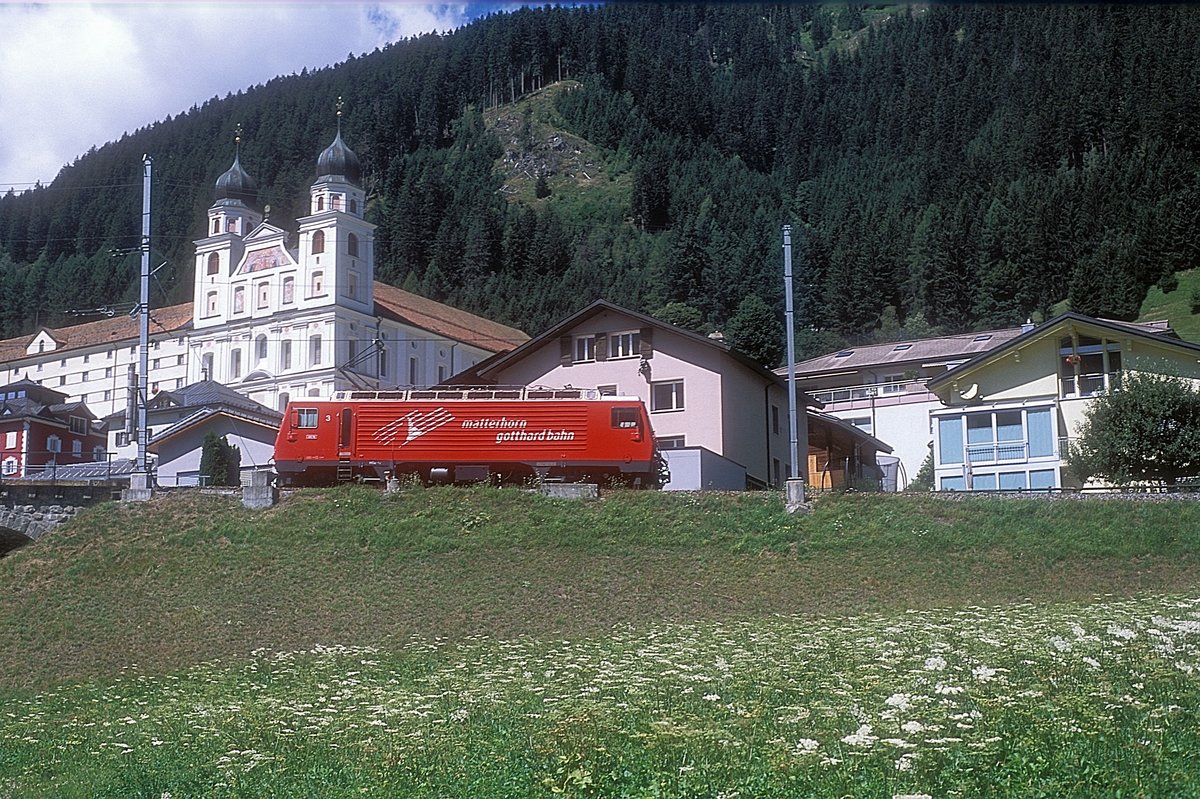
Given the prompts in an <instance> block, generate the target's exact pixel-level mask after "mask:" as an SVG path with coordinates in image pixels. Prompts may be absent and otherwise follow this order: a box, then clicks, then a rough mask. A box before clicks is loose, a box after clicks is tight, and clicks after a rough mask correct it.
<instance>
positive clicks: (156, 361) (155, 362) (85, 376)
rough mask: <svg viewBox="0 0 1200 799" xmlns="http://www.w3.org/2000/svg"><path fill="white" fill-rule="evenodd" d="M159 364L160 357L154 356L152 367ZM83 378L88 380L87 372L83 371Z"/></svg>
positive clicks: (156, 366) (154, 367) (155, 367)
mask: <svg viewBox="0 0 1200 799" xmlns="http://www.w3.org/2000/svg"><path fill="white" fill-rule="evenodd" d="M158 365H159V359H158V358H154V359H153V360H151V361H150V368H151V369H157V368H158ZM83 379H84V380H87V372H84V373H83Z"/></svg>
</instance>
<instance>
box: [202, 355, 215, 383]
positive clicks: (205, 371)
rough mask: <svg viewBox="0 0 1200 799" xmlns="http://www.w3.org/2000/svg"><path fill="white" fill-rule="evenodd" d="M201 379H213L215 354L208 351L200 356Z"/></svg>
mask: <svg viewBox="0 0 1200 799" xmlns="http://www.w3.org/2000/svg"><path fill="white" fill-rule="evenodd" d="M200 379H201V380H213V379H215V378H214V377H213V354H212V353H211V352H206V353H204V354H203V355H201V356H200Z"/></svg>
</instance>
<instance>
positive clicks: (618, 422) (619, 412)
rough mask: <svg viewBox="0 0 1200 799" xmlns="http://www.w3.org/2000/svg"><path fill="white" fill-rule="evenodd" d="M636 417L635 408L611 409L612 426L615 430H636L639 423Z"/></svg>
mask: <svg viewBox="0 0 1200 799" xmlns="http://www.w3.org/2000/svg"><path fill="white" fill-rule="evenodd" d="M638 415H639V414H638V409H637V408H613V409H612V426H613V427H616V428H635V429H636V428H637V426H638V421H639V420H638Z"/></svg>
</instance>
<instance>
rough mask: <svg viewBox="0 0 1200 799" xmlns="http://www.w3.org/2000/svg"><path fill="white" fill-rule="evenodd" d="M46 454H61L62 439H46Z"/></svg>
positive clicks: (55, 437) (56, 437)
mask: <svg viewBox="0 0 1200 799" xmlns="http://www.w3.org/2000/svg"><path fill="white" fill-rule="evenodd" d="M46 451H47V452H62V439H61V438H59V437H58V436H50V437H49V438H47V439H46Z"/></svg>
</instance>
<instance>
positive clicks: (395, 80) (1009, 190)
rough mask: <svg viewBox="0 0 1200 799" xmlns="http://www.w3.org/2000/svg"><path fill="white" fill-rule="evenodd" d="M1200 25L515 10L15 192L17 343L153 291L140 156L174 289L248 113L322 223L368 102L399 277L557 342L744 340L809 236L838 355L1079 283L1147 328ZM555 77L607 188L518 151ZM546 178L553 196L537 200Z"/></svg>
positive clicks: (297, 194) (379, 215)
mask: <svg viewBox="0 0 1200 799" xmlns="http://www.w3.org/2000/svg"><path fill="white" fill-rule="evenodd" d="M1197 41H1200V10H1196V9H1194V8H1190V7H1153V8H1147V7H1138V8H1120V7H1104V6H1080V7H1059V6H979V5H969V6H962V7H952V6H940V5H934V6H929V7H924V6H922V7H912V8H904V7H866V6H837V7H834V6H812V5H776V6H761V5H759V6H751V5H741V4H721V5H712V6H667V5H657V4H655V5H631V4H614V5H611V6H605V7H602V8H595V9H588V8H574V9H549V8H546V9H540V10H523V11H519V12H516V13H513V14H508V15H496V16H492V17H488V18H487V19H483V20H480V21H478V22H476V23H474V24H472V25H470V26H467V27H465V28H463V29H461V30H459V31H457V32H455V33H452V34H447V35H428V36H423V37H420V38H417V39H414V40H409V41H406V42H403V43H399V44H396V45H393V46H391V47H388V48H387V49H385V50H382V51H377V52H375V53H372V54H370V55H366V56H362V57H358V58H351V59H349V60H348V61H347V62H345V63H343V64H341V65H339V66H337V67H336V68H330V69H326V70H321V71H317V72H313V73H306V74H301V75H294V76H289V77H282V78H278V79H276V80H273V81H271V82H269V83H267V84H266V85H264V86H257V87H253V88H251V89H248V90H246V91H244V92H239V93H238V94H236V95H232V96H228V97H226V98H224V99H215V98H214V99H212V100H210V101H208V102H206V103H204V104H203V105H202V106H199V107H195V108H193V109H192V110H191V111H189V112H188V113H186V114H183V115H181V116H179V117H177V118H174V119H166V120H163V121H162V122H160V123H157V124H155V125H153V126H151V127H150V128H148V129H144V130H140V131H138V132H136V133H134V134H131V135H128V136H126V137H125V138H123V139H122V140H121V141H119V142H115V143H110V144H107V145H104V146H103V147H99V148H98V149H95V150H93V151H92V152H89V153H88V154H86V155H84V156H82V157H80V158H79V159H78V160H77V161H76V163H74V164H73V165H71V166H69V167H67V168H66V169H64V170H63V171H62V172H61V173H60V175H59V176H58V177H57V179H56V180H55V181H54V183H53V184H52V185H51V186H48V187H42V188H39V189H37V190H34V191H31V192H28V193H26V194H23V195H19V196H18V195H12V194H10V195H9V196H6V197H4V198H0V297H2V298H3V300H2V301H0V334H3V335H6V336H11V335H16V334H18V333H21V332H26V331H28V330H30V329H31V328H32V327H33V325H34V324H35V323H37V322H41V323H43V324H44V323H47V322H50V323H54V324H60V323H62V318H61V317H60V316H58V315H57V314H59V313H60V312H61V311H63V310H65V309H69V308H78V307H91V306H95V305H96V304H97V302H113V301H117V300H120V299H122V298H125V299H128V298H130V297H131V290H132V284H133V281H134V276H135V272H136V267H135V265H134V263H133V259H132V258H129V257H127V258H125V259H120V258H112V257H111V256H110V254H109V251H110V249H111V248H113V247H121V246H130V245H132V244H136V242H137V236H138V233H139V232H140V222H139V214H140V208H141V204H140V192H141V181H140V175H141V166H140V164H141V155H142V153H150V154H151V155H152V156H153V157H154V159H155V160H154V170H155V178H156V185H155V192H156V194H155V203H154V212H155V230H154V234H155V248H156V250H157V253H158V255H160V256H161V260H164V261H166V262H167V263H168V266H167V267H165V268H164V269H163V270H162V271H161V272H160V273H159V274H160V278H161V282H162V284H163V285H162V292H161V293H160V294H159V295H158V300H160V301H161V300H164V299H170V300H173V301H179V300H183V299H186V298H187V297H188V294H189V292H190V282H189V280H190V269H191V261H190V253H191V241H192V239H194V238H198V237H199V236H201V235H203V220H204V209H205V208H206V207H207V205H208V204H209V202H210V200H211V187H212V183H213V181H214V180H215V179H216V177H217V175H219V174H220V173H221V172H223V171H224V170H225V169H226V168H227V167H228V166H229V163H230V162H231V160H232V155H233V152H232V144H231V139H232V132H233V129H234V127H235V124H237V123H240V124H241V125H242V127H243V128H244V131H245V132H244V137H243V144H242V156H241V160H242V164H243V165H244V166H245V167H246V168H247V170H248V171H249V172H250V173H251V174H252V175H253V176H254V178H255V179H256V180H257V181H258V183H259V185H260V187H261V189H262V196H263V199H264V202H267V203H270V205H271V208H272V210H271V220H272V221H273V222H275V223H276V224H280V225H283V226H293V225H294V222H293V220H294V218H295V217H296V216H297V214H298V213H299V212H300V209H301V203H302V201H303V200H304V199H305V198H306V196H307V193H306V189H307V186H308V184H309V182H311V180H312V178H313V171H312V170H313V165H314V162H315V158H316V155H317V154H318V153H319V152H320V151H321V149H322V148H324V147H325V145H327V144H328V143H329V141H330V140H331V139H332V137H333V130H334V116H333V108H334V104H335V101H336V98H337V97H338V96H341V97H343V98H344V99H345V105H346V116H345V118H344V122H343V130H344V131H345V135H346V139H347V141H348V142H349V143H350V145H351V146H352V147H353V148H354V149H355V150H356V151H357V152H358V154H359V155H360V157H361V158H362V161H363V167H364V173H365V180H366V182H367V189H368V192H369V195H370V198H371V200H370V208H369V213H370V215H371V219H372V221H374V222H375V223H377V224H378V225H379V229H378V231H377V238H378V248H377V252H378V265H377V276H378V277H379V278H380V279H382V280H385V281H388V282H392V283H396V284H397V285H405V286H406V287H408V288H412V289H415V290H418V291H421V292H422V293H425V294H427V295H429V296H432V297H435V298H437V299H445V300H448V301H450V302H452V303H454V304H456V305H459V306H462V307H464V308H467V309H470V310H473V311H477V312H480V313H483V314H486V315H488V316H491V317H494V318H496V319H497V320H499V321H503V322H506V323H510V324H515V325H518V326H520V327H523V328H525V329H526V330H528V331H530V332H537V331H539V330H541V329H542V328H543V327H544V326H545V325H547V324H548V323H550V322H551V321H553V320H555V319H558V318H560V317H562V316H564V315H565V314H567V313H569V312H571V311H574V310H576V309H578V308H579V307H581V306H583V305H584V304H586V303H588V302H590V301H591V300H593V299H595V298H597V297H600V296H603V297H606V298H608V299H610V300H612V301H614V302H618V303H621V304H624V305H628V306H630V307H633V308H636V309H640V310H645V311H648V312H651V313H653V312H656V311H659V310H660V309H662V308H664V307H665V306H668V305H670V304H674V305H672V306H671V309H670V311H669V312H668V314H667V315H668V316H670V317H671V318H674V319H678V320H684V321H689V322H690V323H691V324H694V325H696V326H699V327H709V328H727V327H728V328H730V329H733V330H738V329H745V328H746V325H745V324H744V323H745V321H746V320H747V319H748V318H754V315H755V308H756V307H759V308H761V305H762V303H760V302H759V300H761V301H763V302H765V303H766V305H767V306H768V307H769V308H770V309H771V311H773V312H774V313H776V314H782V295H783V286H782V279H781V274H780V273H781V265H782V258H781V256H780V226H781V225H782V224H783V223H790V224H792V225H793V230H794V232H795V236H794V238H795V240H796V244H797V249H796V253H795V256H796V264H797V270H796V271H797V275H798V282H799V284H800V285H798V291H797V296H798V298H799V302H800V306H801V307H800V311H799V322H800V324H801V325H802V326H803V327H804V328H805V329H809V328H811V329H814V330H818V331H823V332H822V333H819V334H808V335H806V336H805V337H803V338H804V342H805V343H806V344H807V345H808V346H811V347H820V346H823V345H824V344H827V343H829V342H831V341H836V338H835V337H836V336H847V337H856V336H861V335H868V334H870V333H871V332H872V331H873V330H876V329H878V328H880V327H882V328H883V329H884V330H886V331H887V332H889V333H895V332H896V330H897V328H898V326H900V325H903V326H904V327H905V328H906V329H907V330H909V331H910V332H913V333H917V332H928V331H929V330H930V329H931V326H932V327H934V328H939V327H940V328H943V329H960V328H966V327H972V326H994V325H1002V324H1009V323H1014V322H1018V321H1023V320H1024V318H1025V317H1026V316H1028V315H1031V314H1038V313H1045V312H1047V311H1048V309H1049V307H1050V306H1051V305H1052V304H1053V303H1055V302H1057V301H1060V300H1064V299H1066V300H1069V302H1070V305H1071V307H1072V308H1073V309H1075V310H1078V311H1081V312H1083V313H1088V314H1099V315H1105V316H1112V317H1117V318H1126V319H1127V318H1132V317H1133V316H1135V315H1136V313H1137V311H1138V308H1139V305H1140V303H1141V301H1142V299H1143V297H1144V296H1145V294H1146V290H1147V288H1148V287H1149V286H1152V285H1154V284H1155V283H1157V282H1158V281H1159V280H1160V279H1161V278H1163V277H1164V276H1167V275H1171V274H1173V273H1174V272H1176V271H1178V270H1182V269H1186V268H1189V267H1193V266H1196V265H1198V263H1200V258H1198V255H1200V239H1198V238H1197V234H1196V232H1195V231H1196V230H1197V228H1198V227H1200V86H1198V85H1197V81H1196V76H1197V75H1200V48H1197V47H1196V45H1195V43H1196V42H1197ZM560 81H564V83H560V84H559V86H558V87H557V89H558V90H556V91H554V92H553V93H549V92H542V90H544V89H545V88H546V87H548V86H550V85H551V84H554V83H559V82H560ZM565 81H572V82H571V83H569V84H568V83H565ZM550 94H552V101H551V102H549V103H543V105H542V106H541V107H540V109H539V111H538V112H537V116H536V120H535V118H534V115H533V114H532V112H530V111H525V112H524V122H525V124H526V128H525V131H526V133H527V134H528V136H529V138H530V144H529V146H530V148H531V149H534V150H536V149H537V148H538V147H542V148H545V147H546V146H547V145H546V142H545V141H541V140H539V141H534V139H537V138H538V137H539V136H540V137H542V138H544V136H545V135H548V134H547V131H552V130H554V129H557V130H559V131H561V136H560V139H561V138H565V139H567V140H569V141H570V142H574V143H576V144H579V146H584V145H586V147H588V148H592V150H594V152H595V153H596V154H597V156H596V158H597V159H598V162H597V164H596V165H595V166H596V169H595V170H594V171H585V172H584V174H583V177H580V175H579V174H578V173H577V172H576V173H573V174H572V175H570V176H568V175H565V174H563V173H562V171H561V169H560V168H559V167H556V166H555V162H554V161H553V160H550V161H546V160H539V159H533V160H531V161H530V162H529V163H525V164H522V165H514V163H513V159H512V158H511V157H508V156H507V155H506V145H505V142H506V141H509V142H510V141H511V140H512V139H513V136H514V135H517V136H520V135H524V134H522V131H521V130H517V131H516V133H515V134H514V132H513V129H511V126H510V128H508V129H503V130H501V129H500V128H497V127H495V126H494V125H495V121H496V113H495V112H496V110H497V109H498V108H500V109H502V108H505V107H508V106H509V105H510V104H513V103H519V102H522V101H523V100H522V98H524V101H523V102H529V101H530V100H531V99H532V98H534V97H537V96H542V97H545V96H547V95H550ZM517 108H521V106H520V105H518V106H517ZM518 119H520V116H519V115H518ZM535 121H536V122H537V123H538V124H537V125H535V124H534V122H535ZM10 146H19V143H10ZM570 146H575V144H572V145H570ZM589 152H590V150H589ZM530 164H532V165H533V166H532V170H533V172H538V173H539V174H533V172H531V171H530ZM518 166H519V170H518V171H524V172H525V174H526V175H527V176H528V177H529V178H530V179H537V178H540V180H537V190H536V191H535V192H521V191H511V190H508V188H509V187H508V186H506V181H511V179H512V177H513V175H514V170H517V169H518ZM746 298H753V299H750V300H747V299H746ZM739 323H741V324H739Z"/></svg>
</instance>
